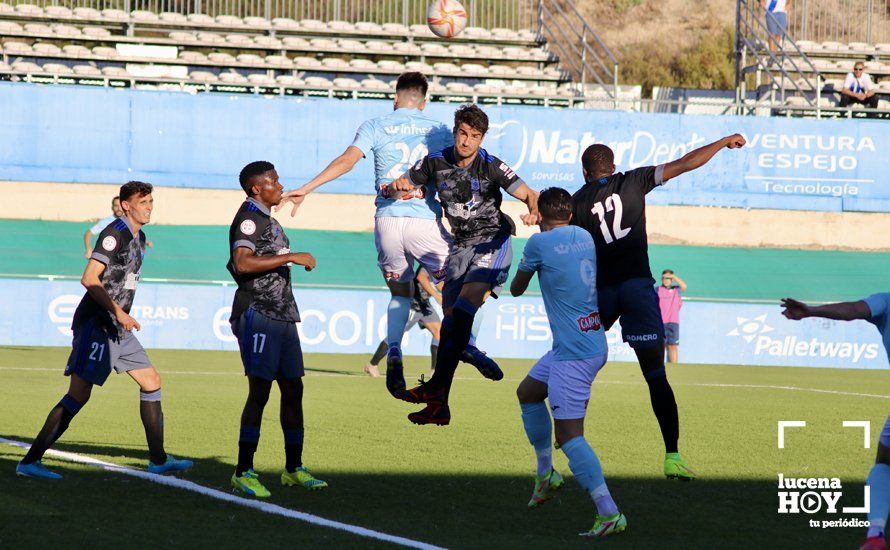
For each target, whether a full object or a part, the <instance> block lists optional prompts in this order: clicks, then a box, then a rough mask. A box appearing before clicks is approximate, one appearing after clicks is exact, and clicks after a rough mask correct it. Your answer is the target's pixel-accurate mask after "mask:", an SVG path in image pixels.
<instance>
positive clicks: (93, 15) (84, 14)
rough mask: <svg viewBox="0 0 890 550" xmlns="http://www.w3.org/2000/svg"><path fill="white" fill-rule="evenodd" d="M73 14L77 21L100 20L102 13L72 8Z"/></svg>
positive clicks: (95, 10)
mask: <svg viewBox="0 0 890 550" xmlns="http://www.w3.org/2000/svg"><path fill="white" fill-rule="evenodd" d="M73 14H74V17H77V18H79V19H92V20H96V19H102V12H100V11H99V10H97V9H94V8H83V7H81V8H74V12H73Z"/></svg>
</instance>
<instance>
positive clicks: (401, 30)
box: [356, 23, 411, 34]
mask: <svg viewBox="0 0 890 550" xmlns="http://www.w3.org/2000/svg"><path fill="white" fill-rule="evenodd" d="M372 24H374V25H376V23H372ZM378 27H381V30H382V31H384V32H388V33H392V34H408V33H409V32H411V31H410V29H408V27H406V26H405V25H403V24H401V23H384V24H383V25H378ZM356 28H358V25H356ZM363 30H364V29H363Z"/></svg>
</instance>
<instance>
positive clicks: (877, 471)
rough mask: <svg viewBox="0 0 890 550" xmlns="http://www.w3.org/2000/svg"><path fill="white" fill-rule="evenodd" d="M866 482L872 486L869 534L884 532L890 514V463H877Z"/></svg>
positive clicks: (874, 535) (870, 535)
mask: <svg viewBox="0 0 890 550" xmlns="http://www.w3.org/2000/svg"><path fill="white" fill-rule="evenodd" d="M865 484H866V485H868V486H869V487H870V489H869V491H870V497H869V498H870V501H871V508H870V509H869V512H868V522H869V526H868V536H869V537H876V536H879V535H881V534H883V533H884V527H886V525H887V514H890V465H887V464H880V463H878V464H875V465H874V466H872V468H871V471H870V472H869V473H868V478H866V480H865Z"/></svg>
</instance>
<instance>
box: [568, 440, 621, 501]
mask: <svg viewBox="0 0 890 550" xmlns="http://www.w3.org/2000/svg"><path fill="white" fill-rule="evenodd" d="M560 448H561V449H562V452H564V453H565V455H566V456H567V457H568V459H569V469H570V470H572V473H573V474H575V479H577V480H578V483H580V484H581V486H582V487H584V490H585V491H587V492H588V493H589V494H590V497H591V498H592V499H593V502H594V504H596V511H597V513H598V514H600V515H602V516H611V515H614V514H617V513H618V506H617V505H616V504H615V501H614V500H612V495H610V494H609V488H608V487H607V486H606V478H605V477H603V467H602V466H601V465H600V460H599V458H598V457H597V456H596V453H595V452H593V449H592V448H591V447H590V444H589V443H587V440H585V439H584V438H583V437H581V436H578V437H575V438H573V439H570V440H568V441H566V442H565V443H564V444H563V445H562V446H561V447H560Z"/></svg>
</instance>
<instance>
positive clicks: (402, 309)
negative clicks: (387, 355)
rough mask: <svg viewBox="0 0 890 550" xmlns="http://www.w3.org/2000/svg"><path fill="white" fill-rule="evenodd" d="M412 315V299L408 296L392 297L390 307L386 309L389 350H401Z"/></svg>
mask: <svg viewBox="0 0 890 550" xmlns="http://www.w3.org/2000/svg"><path fill="white" fill-rule="evenodd" d="M410 315H411V298H408V297H406V296H392V297H391V298H390V300H389V307H388V308H387V309H386V344H387V345H388V346H389V349H392V348H396V349H399V350H401V347H402V336H403V335H404V334H405V325H407V324H408V317H409V316H410Z"/></svg>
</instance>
